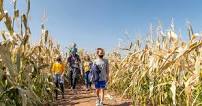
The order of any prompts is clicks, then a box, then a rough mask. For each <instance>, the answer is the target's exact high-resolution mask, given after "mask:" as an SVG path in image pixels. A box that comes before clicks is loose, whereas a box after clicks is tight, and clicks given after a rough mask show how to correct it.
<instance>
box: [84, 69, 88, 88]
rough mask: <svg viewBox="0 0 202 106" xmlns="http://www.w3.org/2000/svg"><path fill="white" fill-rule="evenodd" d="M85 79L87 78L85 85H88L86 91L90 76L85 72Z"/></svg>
mask: <svg viewBox="0 0 202 106" xmlns="http://www.w3.org/2000/svg"><path fill="white" fill-rule="evenodd" d="M84 77H85V84H86V90H87V89H88V75H87V72H85V74H84Z"/></svg>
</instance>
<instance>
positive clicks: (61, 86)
mask: <svg viewBox="0 0 202 106" xmlns="http://www.w3.org/2000/svg"><path fill="white" fill-rule="evenodd" d="M60 89H61V91H62V98H63V99H64V84H63V83H60Z"/></svg>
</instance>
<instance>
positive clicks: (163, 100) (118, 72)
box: [0, 0, 202, 106]
mask: <svg viewBox="0 0 202 106" xmlns="http://www.w3.org/2000/svg"><path fill="white" fill-rule="evenodd" d="M16 2H17V1H16V0H14V2H13V8H14V11H13V13H14V16H10V15H9V14H8V12H7V11H6V10H4V8H3V7H4V0H0V22H1V23H2V24H4V25H5V28H6V29H7V30H2V29H1V30H0V33H1V37H2V39H3V40H2V41H1V43H0V71H1V73H0V79H1V80H0V105H1V106H7V105H9V106H10V105H11V106H12V105H13V106H15V105H18V106H27V105H41V104H49V103H51V102H52V101H53V97H54V96H53V95H54V94H53V93H54V88H55V86H54V84H53V83H52V78H51V74H50V67H51V64H52V63H53V61H54V57H56V56H58V55H60V45H59V44H56V43H54V42H53V40H52V39H51V37H50V36H49V33H48V30H46V29H45V26H44V24H42V26H41V32H42V34H41V39H40V41H39V42H37V43H35V44H32V43H30V38H31V30H30V27H29V12H30V0H27V1H26V3H27V11H26V12H25V13H22V14H21V13H20V11H19V10H18V9H17V6H16ZM16 21H20V26H21V27H20V32H16V31H15V29H14V25H15V24H16ZM187 29H188V35H189V40H188V41H183V40H181V39H180V37H178V38H177V37H176V35H177V34H176V32H175V31H174V29H173V28H171V29H170V30H169V31H167V32H165V31H164V32H161V33H160V34H157V38H156V39H155V40H154V39H152V37H151V36H149V37H148V40H147V41H146V43H143V41H141V40H137V41H136V42H131V45H130V48H129V49H127V50H128V52H127V55H126V56H125V57H122V55H121V54H120V53H118V52H113V53H109V61H110V82H109V89H110V90H111V91H113V92H115V93H118V94H121V95H122V97H123V98H130V99H132V101H133V105H140V106H141V105H153V106H156V105H174V106H200V105H202V92H201V91H202V83H201V82H202V72H201V64H202V63H201V61H202V48H201V46H202V41H201V39H199V40H197V38H198V36H197V34H194V32H193V29H192V26H191V25H189V26H188V28H187ZM160 35H161V36H160ZM142 44H144V46H142ZM83 52H84V51H83V50H81V51H80V55H83ZM81 57H82V56H81ZM93 58H95V56H94V55H93Z"/></svg>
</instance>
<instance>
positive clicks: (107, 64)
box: [106, 60, 109, 82]
mask: <svg viewBox="0 0 202 106" xmlns="http://www.w3.org/2000/svg"><path fill="white" fill-rule="evenodd" d="M106 68H107V69H106V71H107V72H106V73H107V82H108V80H109V62H108V60H107V62H106Z"/></svg>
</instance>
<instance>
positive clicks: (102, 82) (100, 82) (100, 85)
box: [95, 81, 106, 89]
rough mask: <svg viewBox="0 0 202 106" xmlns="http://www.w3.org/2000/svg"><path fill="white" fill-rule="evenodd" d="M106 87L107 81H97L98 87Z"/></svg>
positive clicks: (96, 85) (96, 86)
mask: <svg viewBox="0 0 202 106" xmlns="http://www.w3.org/2000/svg"><path fill="white" fill-rule="evenodd" d="M105 87H106V81H97V82H95V88H96V89H104V88H105Z"/></svg>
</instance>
